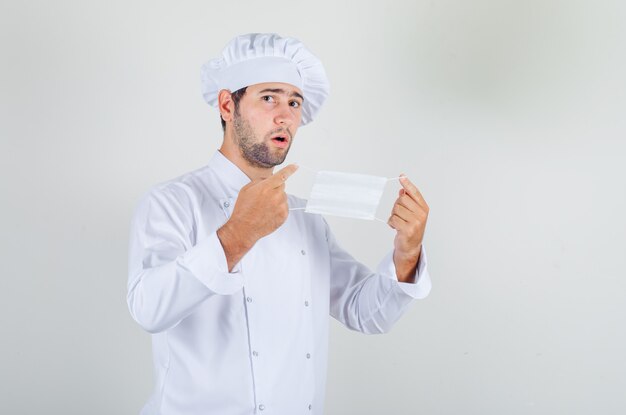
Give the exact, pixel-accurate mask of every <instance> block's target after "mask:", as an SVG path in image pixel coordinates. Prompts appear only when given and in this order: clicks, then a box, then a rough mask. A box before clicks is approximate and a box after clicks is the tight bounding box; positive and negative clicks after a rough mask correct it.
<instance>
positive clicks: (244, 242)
mask: <svg viewBox="0 0 626 415" xmlns="http://www.w3.org/2000/svg"><path fill="white" fill-rule="evenodd" d="M297 169H298V166H296V165H295V164H290V165H288V166H286V167H284V168H283V169H281V170H280V171H278V172H276V173H275V174H273V175H272V176H270V177H268V178H266V179H259V180H254V181H252V182H250V183H248V184H247V185H245V186H244V187H242V188H241V190H240V191H239V196H238V197H237V201H236V202H235V206H234V208H233V213H232V215H231V216H230V219H229V220H228V221H227V222H226V223H225V224H224V226H222V227H221V228H220V229H219V230H218V231H217V236H218V238H219V239H220V242H221V243H222V247H223V248H224V253H225V254H226V258H227V260H228V269H229V270H232V268H233V267H234V266H235V265H236V264H237V263H238V262H239V260H241V258H242V257H243V256H244V255H245V254H246V252H248V251H249V250H250V249H251V248H252V247H253V246H254V244H255V243H256V241H258V240H259V239H261V238H262V237H264V236H266V235H269V234H270V233H272V232H274V231H275V230H276V229H278V228H279V227H280V226H281V225H282V224H283V223H285V221H286V220H287V217H288V216H289V205H288V204H287V194H286V193H285V182H286V181H287V179H288V178H289V176H291V175H292V174H293V173H294V172H295V171H296V170H297Z"/></svg>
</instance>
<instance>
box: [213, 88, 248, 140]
mask: <svg viewBox="0 0 626 415" xmlns="http://www.w3.org/2000/svg"><path fill="white" fill-rule="evenodd" d="M246 89H248V87H247V86H244V87H243V88H241V89H238V90H236V91H235V92H233V93H232V94H230V96H231V98H232V99H233V104H235V114H238V113H239V101H241V98H243V96H244V95H245V94H246ZM220 121H221V122H222V131H226V122H225V121H224V119H223V118H222V115H221V114H220Z"/></svg>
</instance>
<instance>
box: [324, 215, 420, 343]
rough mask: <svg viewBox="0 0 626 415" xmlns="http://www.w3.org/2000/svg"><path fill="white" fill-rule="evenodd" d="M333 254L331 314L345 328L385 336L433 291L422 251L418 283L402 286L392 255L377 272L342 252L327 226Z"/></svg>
mask: <svg viewBox="0 0 626 415" xmlns="http://www.w3.org/2000/svg"><path fill="white" fill-rule="evenodd" d="M326 234H327V237H328V247H329V251H330V261H331V275H330V279H331V280H330V314H331V315H332V316H333V317H334V318H335V319H337V320H338V321H340V322H341V323H342V324H344V325H345V326H346V327H348V328H350V329H352V330H356V331H359V332H362V333H366V334H376V333H386V332H388V331H389V330H390V329H391V327H392V326H393V324H394V323H395V322H396V321H397V320H398V319H399V318H400V317H401V316H402V315H403V314H404V312H405V311H406V310H407V308H408V306H409V305H410V303H411V302H412V300H413V299H421V298H425V297H426V296H427V295H428V294H429V292H430V289H431V281H430V276H429V275H428V270H427V268H426V261H427V260H426V253H425V251H424V250H422V255H421V258H420V262H419V264H418V267H417V271H416V278H415V283H403V282H399V281H398V279H397V277H396V269H395V266H394V264H393V251H391V252H390V253H389V254H387V255H386V256H385V258H384V259H383V260H382V261H381V262H380V264H379V266H378V268H377V272H372V271H371V270H369V269H368V268H367V267H366V266H365V265H363V264H361V263H360V262H358V261H357V260H355V259H354V258H353V257H352V256H351V255H350V254H349V253H348V252H346V251H345V250H344V249H342V248H341V247H340V246H339V245H338V243H337V241H336V240H335V237H334V236H333V234H332V232H331V231H330V228H329V227H328V224H326Z"/></svg>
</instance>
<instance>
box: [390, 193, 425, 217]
mask: <svg viewBox="0 0 626 415" xmlns="http://www.w3.org/2000/svg"><path fill="white" fill-rule="evenodd" d="M396 203H397V204H399V205H402V206H404V207H405V208H407V209H408V210H410V211H411V212H413V213H418V212H419V211H421V210H423V209H422V207H421V206H420V205H419V204H418V203H417V202H416V201H415V200H414V199H413V198H412V197H411V196H409V195H408V194H406V193H405V194H404V195H402V196H400V197H399V198H398V199H396Z"/></svg>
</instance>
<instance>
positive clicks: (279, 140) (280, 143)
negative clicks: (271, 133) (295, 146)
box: [272, 135, 289, 148]
mask: <svg viewBox="0 0 626 415" xmlns="http://www.w3.org/2000/svg"><path fill="white" fill-rule="evenodd" d="M272 142H273V143H274V144H275V145H276V146H277V147H280V148H285V147H287V146H288V145H289V138H287V136H284V135H277V136H275V137H272Z"/></svg>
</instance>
